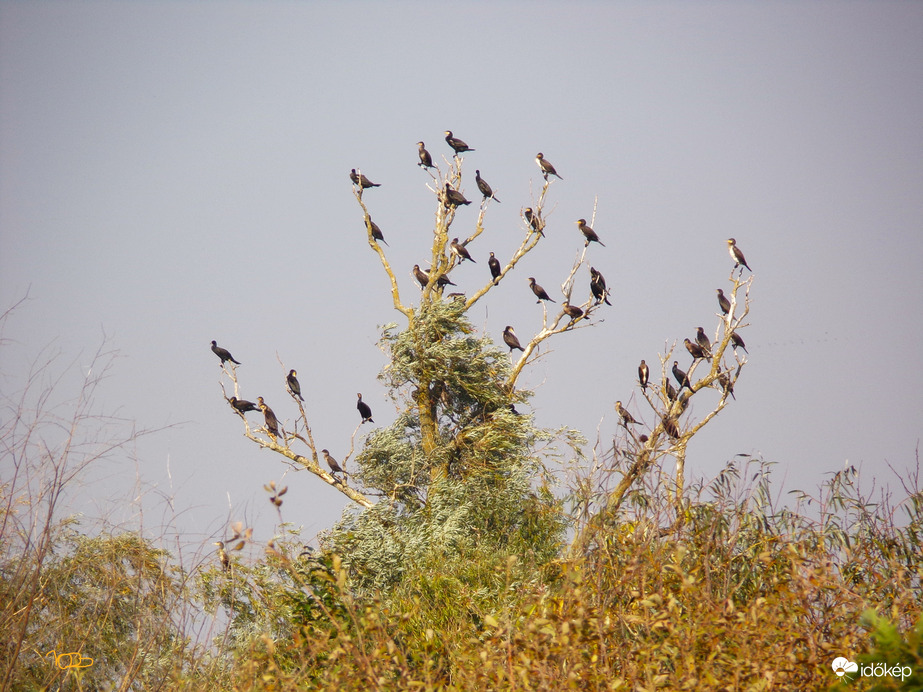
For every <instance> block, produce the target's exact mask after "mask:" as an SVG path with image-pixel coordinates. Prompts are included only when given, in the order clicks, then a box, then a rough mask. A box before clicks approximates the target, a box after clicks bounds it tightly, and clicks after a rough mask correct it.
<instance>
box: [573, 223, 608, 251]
mask: <svg viewBox="0 0 923 692" xmlns="http://www.w3.org/2000/svg"><path fill="white" fill-rule="evenodd" d="M577 227H578V228H579V229H580V232H581V233H583V237H584V238H586V242H585V243H584V244H583V245H584V247H589V245H590V243H599V244H600V245H602V246H603V247H606V244H605V243H604V242H603V241H601V240H600V239H599V236H598V235H596V231H594V230H593V229H592V228H590V227H589V226H587V225H586V219H577Z"/></svg>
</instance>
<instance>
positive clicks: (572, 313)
mask: <svg viewBox="0 0 923 692" xmlns="http://www.w3.org/2000/svg"><path fill="white" fill-rule="evenodd" d="M561 307H562V308H563V309H564V312H565V313H566V314H567V316H568V317H570V321H571V322H573V321H575V320H578V319H580V318H581V317H583V310H581V309H580V308H578V307H577V306H576V305H571V304H570V303H568V302H567V301H566V300H565V301H564V302H563V303H562V304H561Z"/></svg>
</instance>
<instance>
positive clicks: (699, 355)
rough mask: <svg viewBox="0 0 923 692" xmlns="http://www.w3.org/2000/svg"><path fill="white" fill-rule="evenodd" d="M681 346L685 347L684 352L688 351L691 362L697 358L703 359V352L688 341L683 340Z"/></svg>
mask: <svg viewBox="0 0 923 692" xmlns="http://www.w3.org/2000/svg"><path fill="white" fill-rule="evenodd" d="M683 345H684V346H685V347H686V350H687V351H689V354H690V355H691V356H692V360H693V361H695V360H697V359H699V358H703V359H704V358H705V350H704V349H703V348H702V347H701V346H699V345H698V344H696V343H693V342H692V341H690V340H689V339H683Z"/></svg>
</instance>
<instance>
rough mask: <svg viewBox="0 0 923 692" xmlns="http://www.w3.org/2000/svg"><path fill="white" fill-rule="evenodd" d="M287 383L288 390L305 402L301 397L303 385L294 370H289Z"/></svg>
mask: <svg viewBox="0 0 923 692" xmlns="http://www.w3.org/2000/svg"><path fill="white" fill-rule="evenodd" d="M285 381H286V382H287V383H288V388H289V390H291V392H292V394H294V395H295V396H297V397H298V398H299V399H301V400H302V401H304V397H303V396H301V384H299V382H298V373H297V372H295V371H294V370H289V371H288V375H287V376H286V377H285Z"/></svg>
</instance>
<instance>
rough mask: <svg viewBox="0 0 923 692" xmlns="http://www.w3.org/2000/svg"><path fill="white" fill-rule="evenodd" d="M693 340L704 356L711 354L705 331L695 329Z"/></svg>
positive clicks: (700, 328)
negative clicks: (703, 352)
mask: <svg viewBox="0 0 923 692" xmlns="http://www.w3.org/2000/svg"><path fill="white" fill-rule="evenodd" d="M695 340H696V342H697V343H698V344H699V346H701V347H702V350H703V351H705V353H706V354H709V355H710V354H711V341H709V339H708V337H707V336H706V335H705V329H703V328H702V327H696V328H695Z"/></svg>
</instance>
